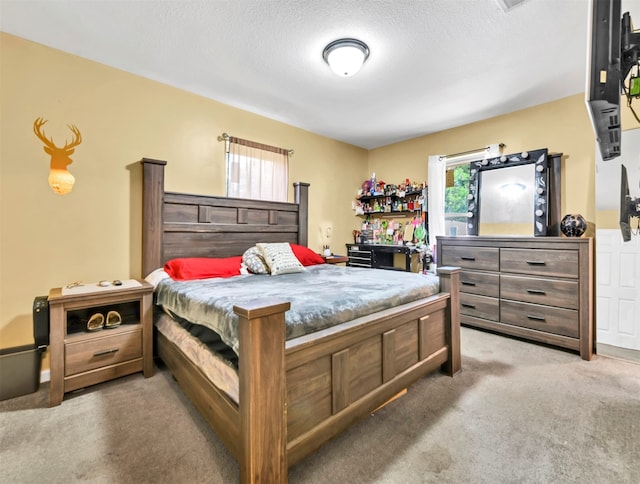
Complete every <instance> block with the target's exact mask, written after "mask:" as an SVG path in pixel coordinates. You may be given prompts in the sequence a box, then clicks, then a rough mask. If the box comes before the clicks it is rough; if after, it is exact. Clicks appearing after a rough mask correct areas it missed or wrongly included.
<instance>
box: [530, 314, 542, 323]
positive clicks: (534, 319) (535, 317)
mask: <svg viewBox="0 0 640 484" xmlns="http://www.w3.org/2000/svg"><path fill="white" fill-rule="evenodd" d="M527 318H528V319H532V320H533V321H542V322H545V321H546V319H545V318H544V317H543V316H532V315H531V314H527Z"/></svg>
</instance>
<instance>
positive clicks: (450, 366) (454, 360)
mask: <svg viewBox="0 0 640 484" xmlns="http://www.w3.org/2000/svg"><path fill="white" fill-rule="evenodd" d="M438 275H439V276H440V291H441V292H448V293H449V294H450V296H449V301H448V303H447V304H448V306H449V307H448V309H449V310H448V311H447V315H449V314H450V315H451V316H450V319H451V320H450V321H447V323H449V324H447V335H446V338H447V345H448V346H449V348H451V353H450V354H449V358H448V359H447V362H446V363H445V364H444V365H442V370H443V371H444V372H445V373H447V374H448V375H449V376H453V375H455V374H456V373H458V372H459V371H460V370H461V369H462V356H461V354H460V291H459V288H460V268H459V267H438ZM449 328H451V329H449Z"/></svg>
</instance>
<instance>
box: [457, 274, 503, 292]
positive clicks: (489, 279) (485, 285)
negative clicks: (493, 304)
mask: <svg viewBox="0 0 640 484" xmlns="http://www.w3.org/2000/svg"><path fill="white" fill-rule="evenodd" d="M460 292H466V293H468V294H478V295H480V296H490V297H498V296H499V295H500V276H499V275H498V274H488V273H486V272H473V271H461V272H460Z"/></svg>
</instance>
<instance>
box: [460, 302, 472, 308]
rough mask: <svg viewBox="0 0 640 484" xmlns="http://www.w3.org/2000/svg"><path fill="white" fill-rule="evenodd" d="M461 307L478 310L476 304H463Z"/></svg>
mask: <svg viewBox="0 0 640 484" xmlns="http://www.w3.org/2000/svg"><path fill="white" fill-rule="evenodd" d="M460 306H462V307H463V308H469V309H475V308H476V306H475V304H465V303H461V304H460Z"/></svg>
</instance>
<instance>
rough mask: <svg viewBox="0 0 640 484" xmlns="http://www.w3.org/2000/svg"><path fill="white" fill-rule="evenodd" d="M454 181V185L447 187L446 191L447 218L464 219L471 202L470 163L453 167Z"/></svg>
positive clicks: (445, 206) (445, 209) (445, 207)
mask: <svg viewBox="0 0 640 484" xmlns="http://www.w3.org/2000/svg"><path fill="white" fill-rule="evenodd" d="M453 182H454V186H452V187H447V188H446V189H445V192H444V212H445V214H446V215H445V218H446V219H447V220H457V221H464V220H465V219H466V213H467V204H468V202H469V200H468V195H469V165H458V166H456V167H455V168H454V169H453ZM457 214H460V215H459V216H458V215H457Z"/></svg>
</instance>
